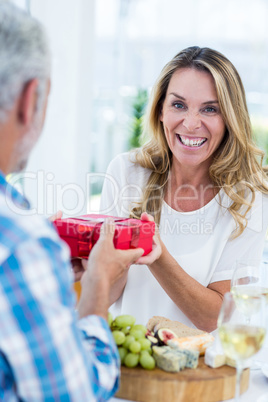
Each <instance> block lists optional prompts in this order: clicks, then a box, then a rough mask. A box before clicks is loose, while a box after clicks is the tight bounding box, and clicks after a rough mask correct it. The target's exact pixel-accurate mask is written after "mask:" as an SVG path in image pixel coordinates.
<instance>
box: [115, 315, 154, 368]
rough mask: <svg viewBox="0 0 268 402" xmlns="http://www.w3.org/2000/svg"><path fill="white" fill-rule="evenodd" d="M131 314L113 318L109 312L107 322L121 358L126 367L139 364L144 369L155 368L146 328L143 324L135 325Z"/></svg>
mask: <svg viewBox="0 0 268 402" xmlns="http://www.w3.org/2000/svg"><path fill="white" fill-rule="evenodd" d="M135 321H136V319H135V317H133V316H132V315H127V314H124V315H119V316H117V317H116V318H115V319H114V320H113V318H112V315H111V313H109V315H108V323H109V326H110V328H111V331H112V334H113V337H114V340H115V343H116V345H117V347H118V352H119V355H120V359H121V364H122V365H125V366H126V367H136V366H137V365H138V364H140V365H141V366H142V367H143V368H144V369H146V370H152V369H154V368H155V360H154V358H153V356H152V349H151V342H150V341H149V339H147V338H146V336H145V334H146V332H147V328H146V327H145V326H144V325H135Z"/></svg>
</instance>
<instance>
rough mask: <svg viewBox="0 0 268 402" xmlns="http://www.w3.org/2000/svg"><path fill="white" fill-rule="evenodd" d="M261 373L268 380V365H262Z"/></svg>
mask: <svg viewBox="0 0 268 402" xmlns="http://www.w3.org/2000/svg"><path fill="white" fill-rule="evenodd" d="M261 371H262V372H263V374H264V375H265V377H267V378H268V364H262V367H261Z"/></svg>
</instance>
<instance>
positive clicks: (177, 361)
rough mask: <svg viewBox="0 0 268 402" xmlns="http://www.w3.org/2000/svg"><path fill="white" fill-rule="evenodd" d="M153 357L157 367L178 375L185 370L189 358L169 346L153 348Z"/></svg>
mask: <svg viewBox="0 0 268 402" xmlns="http://www.w3.org/2000/svg"><path fill="white" fill-rule="evenodd" d="M153 357H154V359H155V362H156V365H157V367H159V368H160V369H162V370H164V371H169V372H171V373H177V372H178V371H181V370H183V369H184V368H185V366H186V362H187V357H186V355H185V354H183V353H179V352H178V351H177V350H175V349H172V348H170V347H169V346H153Z"/></svg>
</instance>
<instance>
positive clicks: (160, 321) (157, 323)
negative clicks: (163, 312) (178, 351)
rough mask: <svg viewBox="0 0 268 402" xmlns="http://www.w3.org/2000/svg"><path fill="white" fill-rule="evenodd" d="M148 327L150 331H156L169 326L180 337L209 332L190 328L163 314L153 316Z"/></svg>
mask: <svg viewBox="0 0 268 402" xmlns="http://www.w3.org/2000/svg"><path fill="white" fill-rule="evenodd" d="M147 328H148V329H149V331H153V332H156V331H157V330H158V329H160V328H168V329H171V330H172V331H173V332H175V334H176V335H177V337H178V338H183V337H186V336H195V335H201V334H203V335H204V334H207V332H205V331H201V330H200V329H196V328H190V327H188V326H187V325H185V324H182V323H181V322H179V321H172V320H169V319H168V318H165V317H161V316H153V317H152V318H150V320H149V321H148V323H147Z"/></svg>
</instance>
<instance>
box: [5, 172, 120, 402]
mask: <svg viewBox="0 0 268 402" xmlns="http://www.w3.org/2000/svg"><path fill="white" fill-rule="evenodd" d="M29 208H30V206H29V203H28V202H27V201H26V200H25V199H24V198H23V197H22V196H21V195H20V194H19V193H18V192H17V191H16V189H15V188H14V187H12V186H11V185H10V184H8V183H7V182H6V180H5V178H4V177H3V175H2V174H1V173H0V401H4V402H6V401H8V402H13V401H33V402H37V401H51V402H52V401H53V402H54V401H61V402H65V401H66V402H67V401H77V402H84V401H88V402H93V401H105V400H108V399H109V398H110V397H111V396H112V395H113V394H114V393H115V392H116V390H117V388H118V375H119V357H118V352H117V348H116V346H115V344H114V341H113V337H112V336H111V332H110V330H109V328H108V325H107V323H106V321H105V320H104V319H103V318H101V317H98V316H88V317H85V318H83V319H81V320H78V319H77V317H76V313H75V309H74V306H75V295H74V292H73V290H72V278H73V277H72V270H71V266H70V263H69V251H68V250H67V247H66V246H65V245H64V244H63V243H62V242H61V241H60V240H59V238H58V235H57V233H56V232H55V230H54V228H53V226H52V224H51V223H50V222H48V221H47V220H44V219H42V218H41V217H40V216H37V215H31V214H29V212H30V209H29ZM27 213H28V215H27Z"/></svg>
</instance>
